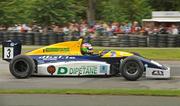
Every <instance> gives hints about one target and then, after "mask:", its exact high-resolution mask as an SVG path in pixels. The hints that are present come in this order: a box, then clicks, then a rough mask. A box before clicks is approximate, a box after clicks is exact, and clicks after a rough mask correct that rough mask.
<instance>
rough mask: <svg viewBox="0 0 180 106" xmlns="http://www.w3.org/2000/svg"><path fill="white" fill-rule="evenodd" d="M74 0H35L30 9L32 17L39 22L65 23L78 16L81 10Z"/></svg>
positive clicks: (48, 23)
mask: <svg viewBox="0 0 180 106" xmlns="http://www.w3.org/2000/svg"><path fill="white" fill-rule="evenodd" d="M76 3H77V2H75V0H37V1H36V3H35V4H34V6H33V9H32V18H33V19H34V20H35V21H36V22H37V23H39V24H43V25H45V26H46V25H50V24H53V23H55V24H65V23H67V22H71V21H73V20H75V19H76V18H78V16H77V14H78V13H81V11H82V10H83V9H82V7H81V6H78V5H77V4H76Z"/></svg>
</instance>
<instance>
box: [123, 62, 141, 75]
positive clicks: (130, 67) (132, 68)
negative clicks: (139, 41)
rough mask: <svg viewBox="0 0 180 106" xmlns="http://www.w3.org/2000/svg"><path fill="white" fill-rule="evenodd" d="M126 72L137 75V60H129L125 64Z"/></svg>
mask: <svg viewBox="0 0 180 106" xmlns="http://www.w3.org/2000/svg"><path fill="white" fill-rule="evenodd" d="M124 69H125V72H126V73H127V74H129V75H136V74H137V73H138V71H139V65H138V63H136V62H128V63H126V64H125V67H124Z"/></svg>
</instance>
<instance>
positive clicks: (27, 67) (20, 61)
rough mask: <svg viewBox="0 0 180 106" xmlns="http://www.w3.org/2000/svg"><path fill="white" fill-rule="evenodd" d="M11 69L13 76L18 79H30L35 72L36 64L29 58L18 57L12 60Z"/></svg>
mask: <svg viewBox="0 0 180 106" xmlns="http://www.w3.org/2000/svg"><path fill="white" fill-rule="evenodd" d="M9 69H10V72H11V74H12V75H13V76H14V77H16V78H19V79H23V78H28V77H30V76H31V75H32V73H33V72H34V71H35V63H34V61H33V59H32V58H30V57H28V56H25V55H18V56H16V57H14V59H13V60H11V62H10V65H9Z"/></svg>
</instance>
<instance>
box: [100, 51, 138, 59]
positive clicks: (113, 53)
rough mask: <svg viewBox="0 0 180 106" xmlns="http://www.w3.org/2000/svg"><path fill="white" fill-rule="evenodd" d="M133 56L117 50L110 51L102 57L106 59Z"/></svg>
mask: <svg viewBox="0 0 180 106" xmlns="http://www.w3.org/2000/svg"><path fill="white" fill-rule="evenodd" d="M133 55H134V54H132V53H128V52H123V51H117V50H111V51H109V52H108V53H106V54H105V55H103V56H102V57H104V58H107V57H128V56H133Z"/></svg>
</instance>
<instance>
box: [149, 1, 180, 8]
mask: <svg viewBox="0 0 180 106" xmlns="http://www.w3.org/2000/svg"><path fill="white" fill-rule="evenodd" d="M148 3H149V5H151V6H152V8H153V9H154V10H156V11H180V0H148Z"/></svg>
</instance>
